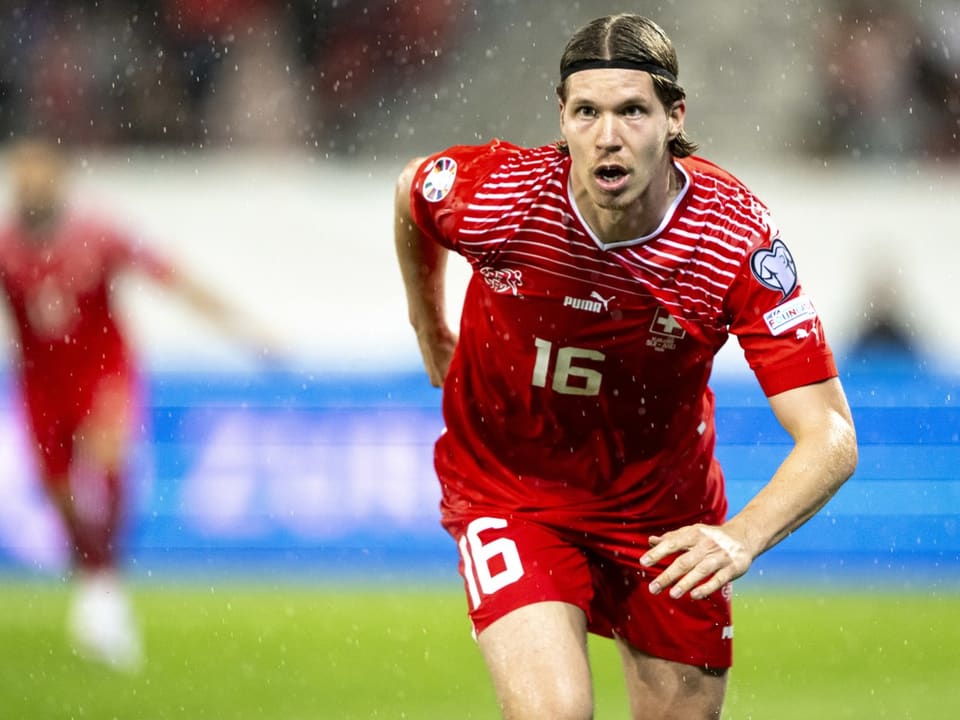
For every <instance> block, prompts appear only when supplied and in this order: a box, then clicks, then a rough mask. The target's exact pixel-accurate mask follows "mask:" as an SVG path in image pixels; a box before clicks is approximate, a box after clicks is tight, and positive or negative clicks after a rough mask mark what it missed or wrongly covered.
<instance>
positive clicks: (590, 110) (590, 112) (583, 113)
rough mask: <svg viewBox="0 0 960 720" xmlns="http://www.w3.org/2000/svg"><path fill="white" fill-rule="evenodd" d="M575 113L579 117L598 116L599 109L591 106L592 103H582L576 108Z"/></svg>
mask: <svg viewBox="0 0 960 720" xmlns="http://www.w3.org/2000/svg"><path fill="white" fill-rule="evenodd" d="M574 115H576V116H577V117H579V118H592V117H596V115H597V109H596V108H594V107H591V106H590V105H580V106H579V107H577V108H576V109H575V110H574Z"/></svg>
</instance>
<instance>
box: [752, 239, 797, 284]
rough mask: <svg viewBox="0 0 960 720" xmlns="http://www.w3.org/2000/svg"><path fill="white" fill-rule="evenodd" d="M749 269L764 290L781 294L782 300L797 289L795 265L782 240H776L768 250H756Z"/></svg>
mask: <svg viewBox="0 0 960 720" xmlns="http://www.w3.org/2000/svg"><path fill="white" fill-rule="evenodd" d="M750 269H751V270H752V271H753V276H754V277H755V278H756V279H757V281H758V282H759V283H760V284H761V285H763V286H764V287H766V288H770V289H771V290H775V291H777V292H779V293H783V297H784V298H788V297H790V293H792V292H793V291H794V289H795V288H796V287H797V265H796V263H795V262H794V261H793V255H791V254H790V251H789V250H787V246H786V245H785V244H784V242H783V240H781V239H780V238H777V239H776V240H774V241H773V244H771V245H770V247H769V249H768V248H760V249H759V250H756V251H755V252H754V253H753V255H752V256H751V258H750Z"/></svg>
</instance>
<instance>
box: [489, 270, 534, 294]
mask: <svg viewBox="0 0 960 720" xmlns="http://www.w3.org/2000/svg"><path fill="white" fill-rule="evenodd" d="M480 275H481V277H482V278H483V279H484V280H485V281H486V283H487V285H489V286H490V287H491V289H492V290H493V291H494V292H498V293H512V294H514V295H517V294H518V292H519V290H520V286H521V285H523V277H522V276H521V274H520V271H519V270H511V269H507V268H492V267H485V268H481V269H480Z"/></svg>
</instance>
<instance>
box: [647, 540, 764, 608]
mask: <svg viewBox="0 0 960 720" xmlns="http://www.w3.org/2000/svg"><path fill="white" fill-rule="evenodd" d="M650 546H651V549H650V550H649V551H648V552H647V553H646V554H645V555H644V556H643V557H642V558H640V562H641V563H643V564H644V565H647V566H652V565H655V564H656V563H658V562H660V561H661V560H663V559H664V558H666V557H667V556H670V555H675V554H678V553H679V555H678V557H677V558H675V559H674V560H673V562H672V563H670V565H669V566H668V567H667V569H666V570H664V571H663V572H662V573H660V575H659V577H657V579H656V580H654V581H653V582H651V583H650V592H651V593H653V594H654V595H657V594H658V593H660V592H661V591H663V590H665V589H666V588H670V597H673V598H679V597H682V596H683V594H684V593H686V592H689V593H690V597H692V598H693V599H694V600H700V599H702V598H705V597H707V596H708V595H710V594H711V593H714V592H716V591H717V590H719V589H720V588H722V587H723V586H724V585H726V584H727V583H729V582H731V581H733V580H736V579H737V578H738V577H740V576H741V575H743V574H744V573H745V572H747V570H748V569H749V568H750V564H751V563H752V562H753V558H754V557H755V555H753V554H752V553H750V552H749V551H748V550H747V548H746V547H745V545H744V543H743V542H741V541H740V540H737V539H736V537H735V536H734V535H733V534H732V533H731V532H730V531H729V530H728V529H727V526H723V527H717V526H715V525H703V524H697V525H688V526H686V527H682V528H679V529H678V530H672V531H671V532H668V533H665V534H664V535H659V536H658V535H651V536H650ZM671 586H672V587H671Z"/></svg>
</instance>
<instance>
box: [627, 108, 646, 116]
mask: <svg viewBox="0 0 960 720" xmlns="http://www.w3.org/2000/svg"><path fill="white" fill-rule="evenodd" d="M622 112H623V115H624V116H626V117H639V116H640V115H643V114H645V113H646V112H647V111H646V110H645V109H644V108H643V107H641V106H640V105H627V106H626V107H625V108H624V109H623V110H622Z"/></svg>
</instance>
